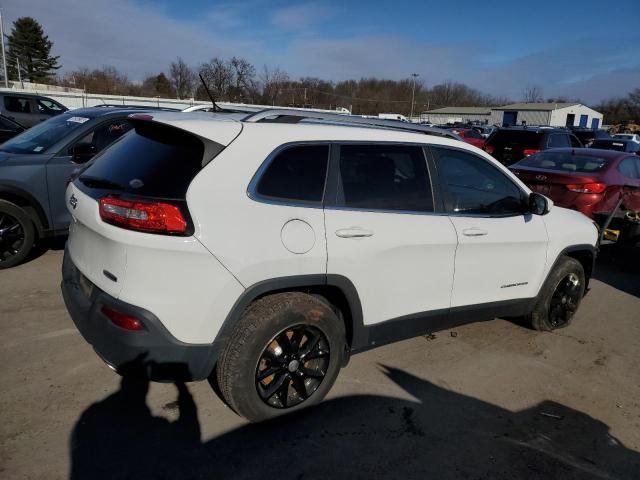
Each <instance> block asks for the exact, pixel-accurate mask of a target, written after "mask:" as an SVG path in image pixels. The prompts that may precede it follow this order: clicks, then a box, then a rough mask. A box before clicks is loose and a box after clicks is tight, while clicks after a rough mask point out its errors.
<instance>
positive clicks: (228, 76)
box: [200, 57, 233, 101]
mask: <svg viewBox="0 0 640 480" xmlns="http://www.w3.org/2000/svg"><path fill="white" fill-rule="evenodd" d="M200 74H201V75H202V77H203V78H204V81H205V82H206V84H207V87H208V88H209V90H211V93H212V95H213V96H214V98H215V100H217V101H219V100H228V99H229V98H228V94H229V89H230V88H231V86H232V84H233V83H232V82H233V70H232V69H231V66H230V64H229V63H228V62H225V61H224V60H222V59H220V58H218V57H215V58H212V59H211V60H210V61H209V62H208V63H203V64H202V65H201V66H200Z"/></svg>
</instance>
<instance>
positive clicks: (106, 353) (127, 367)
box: [61, 251, 218, 381]
mask: <svg viewBox="0 0 640 480" xmlns="http://www.w3.org/2000/svg"><path fill="white" fill-rule="evenodd" d="M61 287H62V296H63V298H64V303H65V305H66V307H67V310H68V311H69V314H70V316H71V318H72V319H73V322H74V323H75V325H76V327H77V328H78V330H79V331H80V333H81V334H82V336H83V337H84V339H85V340H86V341H87V342H88V343H89V344H91V345H92V346H93V348H94V350H95V351H96V353H97V354H98V355H99V356H100V357H101V358H102V359H103V360H104V361H105V362H106V363H107V364H108V365H110V366H111V367H113V368H114V369H115V370H116V371H117V372H118V373H121V374H123V373H126V372H128V371H132V372H133V371H135V372H137V373H140V372H141V371H143V372H144V374H145V375H147V376H148V377H149V378H150V379H152V380H156V381H187V380H203V379H205V378H207V377H208V376H209V375H210V373H211V371H212V370H213V367H214V365H215V360H216V358H217V353H218V348H217V345H216V344H215V343H214V344H205V345H201V344H188V343H184V342H181V341H179V340H177V339H175V338H174V337H173V336H172V335H171V334H170V333H169V332H168V331H167V329H166V328H165V327H164V326H163V325H162V323H161V322H160V320H159V319H158V318H157V317H156V316H155V315H153V314H152V313H151V312H149V311H147V310H145V309H143V308H140V307H136V306H134V305H131V304H128V303H125V302H122V301H120V300H118V299H116V298H114V297H112V296H111V295H108V294H107V293H105V292H103V291H102V290H100V289H99V288H98V287H96V286H95V285H93V284H92V283H91V282H90V281H89V280H88V279H86V277H84V276H83V275H82V273H81V272H80V271H79V270H78V269H77V267H76V266H75V265H74V264H73V261H72V260H71V257H70V256H69V253H68V252H67V251H65V255H64V261H63V264H62V285H61ZM103 306H109V307H111V308H113V309H115V310H118V311H120V312H123V313H128V314H131V315H134V316H135V317H136V318H138V319H139V320H141V321H142V322H143V323H144V326H145V328H144V330H142V331H128V330H124V329H122V328H120V327H118V326H116V325H114V324H113V323H112V322H111V321H110V320H109V318H107V317H106V316H105V315H104V314H103V313H102V307H103Z"/></svg>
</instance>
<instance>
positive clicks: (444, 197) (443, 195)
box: [432, 145, 529, 218]
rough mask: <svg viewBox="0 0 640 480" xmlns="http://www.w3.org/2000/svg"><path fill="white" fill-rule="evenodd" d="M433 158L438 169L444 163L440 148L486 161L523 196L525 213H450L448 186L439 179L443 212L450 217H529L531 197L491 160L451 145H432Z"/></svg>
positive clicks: (439, 192)
mask: <svg viewBox="0 0 640 480" xmlns="http://www.w3.org/2000/svg"><path fill="white" fill-rule="evenodd" d="M432 147H433V148H432V150H433V152H432V156H433V158H434V161H435V164H436V169H437V167H438V165H439V164H440V163H441V162H442V160H440V155H439V154H438V151H437V149H438V148H445V149H448V150H457V151H460V152H463V153H466V154H469V155H473V156H474V157H476V158H477V159H478V160H480V161H484V162H485V163H486V164H487V165H489V166H490V167H491V168H493V169H494V170H496V171H497V172H498V173H500V174H501V175H502V176H503V177H504V178H505V179H507V180H508V181H510V182H511V183H512V184H513V185H515V187H516V188H517V189H518V190H519V191H520V195H521V200H522V202H523V211H522V212H521V213H518V214H515V213H502V214H486V213H468V212H449V211H447V209H446V206H447V203H448V202H447V196H448V194H447V185H446V183H445V180H444V178H441V177H438V194H439V197H440V198H441V199H442V212H443V213H444V214H445V215H448V216H450V217H473V218H511V217H520V216H524V215H527V213H526V212H525V211H524V210H525V209H524V207H525V206H526V200H527V199H528V197H529V194H528V193H527V192H526V191H525V190H524V189H523V188H522V187H521V186H520V185H518V183H517V182H515V181H514V180H513V179H512V178H511V177H509V175H507V174H506V173H505V172H503V171H502V170H501V169H500V168H498V167H497V166H496V165H494V164H493V163H492V162H490V161H489V160H487V159H486V158H484V157H482V156H480V155H478V154H476V153H474V152H471V151H469V150H467V149H465V148H459V147H454V146H450V145H432Z"/></svg>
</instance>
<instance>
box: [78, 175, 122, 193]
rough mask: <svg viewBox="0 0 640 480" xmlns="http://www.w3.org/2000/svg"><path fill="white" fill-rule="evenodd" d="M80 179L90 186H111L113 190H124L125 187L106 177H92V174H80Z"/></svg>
mask: <svg viewBox="0 0 640 480" xmlns="http://www.w3.org/2000/svg"><path fill="white" fill-rule="evenodd" d="M78 179H79V180H80V181H81V182H82V183H83V184H84V185H86V186H87V187H90V188H109V189H112V190H124V189H125V187H123V186H122V185H120V184H119V183H116V182H112V181H111V180H109V179H106V178H100V177H92V176H91V175H80V176H79V177H78Z"/></svg>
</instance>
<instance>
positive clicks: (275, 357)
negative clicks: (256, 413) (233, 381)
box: [255, 325, 330, 408]
mask: <svg viewBox="0 0 640 480" xmlns="http://www.w3.org/2000/svg"><path fill="white" fill-rule="evenodd" d="M329 362H330V350H329V341H328V340H327V338H326V336H325V335H324V334H323V333H322V331H320V329H318V328H317V327H314V326H311V325H294V326H292V327H289V328H286V329H285V330H283V331H282V332H280V333H279V334H277V335H276V336H275V337H274V338H273V339H272V340H271V341H270V342H269V343H268V344H267V346H266V348H265V349H264V350H263V352H262V355H261V356H260V359H259V360H258V365H257V367H256V374H255V383H256V388H257V390H258V395H259V396H260V398H261V399H262V401H263V402H265V403H266V404H267V405H269V406H271V407H274V408H291V407H294V406H296V405H299V404H301V403H302V402H304V401H305V400H307V399H308V398H309V397H310V396H311V395H313V393H314V392H315V391H316V390H317V389H318V387H319V386H320V384H321V383H322V381H323V380H324V378H325V375H326V374H327V369H328V367H329Z"/></svg>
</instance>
